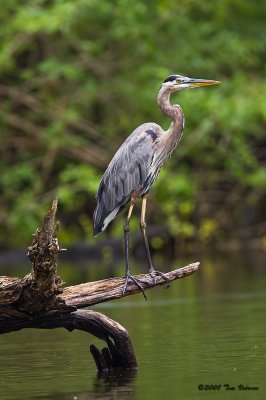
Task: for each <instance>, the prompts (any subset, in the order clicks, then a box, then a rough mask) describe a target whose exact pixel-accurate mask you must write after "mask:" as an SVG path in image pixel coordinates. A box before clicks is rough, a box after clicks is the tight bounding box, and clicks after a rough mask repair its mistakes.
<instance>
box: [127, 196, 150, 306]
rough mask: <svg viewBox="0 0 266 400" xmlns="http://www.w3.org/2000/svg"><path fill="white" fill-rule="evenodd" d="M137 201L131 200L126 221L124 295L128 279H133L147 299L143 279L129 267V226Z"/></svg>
mask: <svg viewBox="0 0 266 400" xmlns="http://www.w3.org/2000/svg"><path fill="white" fill-rule="evenodd" d="M134 205H135V202H133V201H131V203H130V207H129V210H128V214H127V218H126V222H125V225H124V241H125V260H126V273H125V279H126V282H125V286H124V289H123V295H124V294H125V292H126V290H127V285H128V281H129V280H130V279H131V280H132V281H133V282H134V283H135V285H137V286H138V288H139V289H140V290H141V291H142V294H143V296H144V298H145V300H147V296H146V294H145V292H144V289H143V287H142V286H141V283H143V282H142V281H140V280H139V279H137V278H135V277H134V276H132V275H131V274H130V269H129V231H130V227H129V221H130V217H131V214H132V211H133V208H134Z"/></svg>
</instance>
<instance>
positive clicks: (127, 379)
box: [0, 254, 266, 400]
mask: <svg viewBox="0 0 266 400" xmlns="http://www.w3.org/2000/svg"><path fill="white" fill-rule="evenodd" d="M186 261H187V262H188V261H197V259H196V258H193V259H190V260H186ZM201 261H202V264H201V268H200V270H199V271H198V272H196V273H195V274H194V275H192V276H190V277H188V278H185V279H182V280H180V281H177V282H174V283H173V284H172V285H171V287H170V288H169V289H167V290H166V289H164V288H163V287H159V288H156V289H154V290H152V291H149V292H147V295H148V301H147V302H145V301H144V300H143V298H142V296H141V295H136V296H131V297H127V298H124V299H122V300H116V301H112V302H109V303H106V304H100V305H98V306H96V307H94V308H95V309H96V310H98V311H101V312H103V313H105V314H106V315H108V316H109V317H111V318H113V319H115V320H117V321H118V322H120V323H121V324H122V325H124V326H125V327H126V328H127V330H128V331H129V333H130V336H131V339H132V341H133V344H134V348H135V351H136V355H137V360H138V365H139V369H138V371H137V372H134V371H133V372H131V371H125V372H123V371H118V372H116V373H113V374H111V373H108V374H105V375H104V376H98V375H97V372H96V368H95V364H94V362H93V360H92V357H91V355H90V353H89V346H90V344H92V343H95V344H96V345H98V346H102V345H103V343H101V342H100V341H99V340H97V339H96V338H94V337H93V336H91V335H89V334H86V333H85V332H79V331H74V332H72V333H69V332H67V331H65V330H64V329H57V330H51V331H41V330H24V331H20V332H14V333H10V334H6V335H2V336H0V399H1V400H15V399H56V400H70V399H75V400H89V399H108V400H109V399H132V400H139V399H141V400H142V399H144V400H145V399H154V400H156V399H158V400H159V399H163V398H164V399H178V398H179V399H182V400H183V399H213V398H219V399H236V400H238V399H241V400H242V399H249V400H252V399H264V398H266V378H265V366H266V342H265V331H266V329H265V328H266V323H265V300H266V274H265V255H264V256H262V258H258V257H257V255H256V254H249V256H248V257H247V256H245V257H241V256H240V255H237V256H230V257H226V258H222V257H216V259H214V258H211V259H208V258H205V259H204V258H203V259H202V260H201ZM182 264H183V263H182ZM70 269H72V271H74V270H75V273H76V274H77V268H76V267H74V265H72V266H70V265H69V266H66V268H62V271H60V272H62V275H64V273H63V271H64V270H65V274H66V275H67V276H68V275H69V271H70ZM0 271H1V274H4V273H7V271H3V270H1V269H0ZM81 271H82V272H81V273H82V278H81V280H83V281H85V280H86V279H87V278H89V276H88V275H95V274H96V272H97V266H95V269H93V268H92V270H91V271H90V272H88V271H87V270H85V269H84V268H83V269H82V268H81ZM116 273H118V271H116ZM107 274H109V271H105V270H101V275H102V276H104V275H107ZM63 278H64V280H67V279H66V276H63ZM72 278H73V280H74V281H77V280H78V275H76V276H74V277H72ZM94 278H95V277H94ZM68 281H69V280H68ZM199 385H217V386H216V390H215V387H214V386H205V387H204V386H203V389H202V387H201V386H199ZM219 385H220V387H219ZM227 385H228V386H227ZM229 385H230V387H231V388H235V389H234V390H233V389H232V390H228V388H229ZM238 385H243V386H249V387H257V388H258V389H257V390H252V389H249V390H241V389H239V387H238ZM226 389H227V390H226ZM214 391H215V393H214ZM232 393H233V394H232Z"/></svg>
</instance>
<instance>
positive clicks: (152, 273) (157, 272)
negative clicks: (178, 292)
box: [149, 267, 170, 288]
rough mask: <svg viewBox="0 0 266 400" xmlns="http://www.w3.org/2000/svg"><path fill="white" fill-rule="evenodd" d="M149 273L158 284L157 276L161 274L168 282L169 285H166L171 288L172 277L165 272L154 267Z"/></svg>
mask: <svg viewBox="0 0 266 400" xmlns="http://www.w3.org/2000/svg"><path fill="white" fill-rule="evenodd" d="M149 274H150V276H151V277H152V278H153V282H154V284H156V276H161V277H162V278H163V279H164V280H165V282H168V285H167V286H166V288H169V286H170V279H169V278H168V277H167V276H166V275H165V274H164V273H163V272H160V271H157V270H156V269H154V268H153V267H152V268H150V269H149Z"/></svg>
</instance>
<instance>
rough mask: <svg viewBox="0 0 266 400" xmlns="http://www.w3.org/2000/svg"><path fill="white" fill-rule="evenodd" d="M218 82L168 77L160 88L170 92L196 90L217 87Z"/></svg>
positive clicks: (180, 76) (178, 76) (177, 76)
mask: <svg viewBox="0 0 266 400" xmlns="http://www.w3.org/2000/svg"><path fill="white" fill-rule="evenodd" d="M219 83H221V82H219V81H211V80H207V79H194V78H188V77H187V76H182V75H170V76H168V78H166V79H165V81H163V83H162V87H165V88H168V89H169V90H171V91H172V92H175V91H177V90H181V89H187V88H197V87H200V86H211V85H218V84H219Z"/></svg>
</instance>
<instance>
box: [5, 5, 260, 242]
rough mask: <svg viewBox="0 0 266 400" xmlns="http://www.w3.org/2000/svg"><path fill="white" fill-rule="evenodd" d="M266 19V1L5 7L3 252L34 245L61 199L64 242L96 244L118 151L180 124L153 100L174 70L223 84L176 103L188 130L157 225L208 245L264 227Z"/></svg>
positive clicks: (163, 181)
mask: <svg viewBox="0 0 266 400" xmlns="http://www.w3.org/2000/svg"><path fill="white" fill-rule="evenodd" d="M265 17H266V3H265V2H263V1H258V2H253V3H252V2H249V1H247V0H244V1H243V0H222V1H218V0H215V1H213V2H208V1H202V2H198V1H196V0H182V1H179V2H176V1H175V0H156V1H151V0H148V1H145V2H143V1H140V0H134V1H133V0H116V1H113V2H110V1H107V0H103V1H101V2H99V1H95V0H77V1H75V2H73V1H67V0H59V1H56V2H47V1H44V0H36V1H33V0H26V1H24V2H23V4H22V3H21V2H20V1H18V0H14V1H12V2H4V3H3V4H2V7H1V15H0V76H1V80H0V151H1V158H0V168H1V172H2V174H1V175H2V176H1V180H0V228H1V229H0V230H1V233H0V246H10V245H20V244H23V245H24V244H25V241H27V240H28V238H29V237H30V234H31V233H32V232H33V231H34V230H35V228H36V227H37V226H38V225H39V224H40V223H41V218H42V212H43V210H44V209H47V204H48V203H49V202H51V200H52V199H53V198H54V197H55V196H56V195H58V196H59V198H60V199H59V200H60V220H61V222H62V239H63V240H64V241H65V242H75V241H79V240H84V238H85V237H86V238H88V237H89V236H90V230H91V223H92V214H93V209H94V206H95V200H94V195H95V192H96V189H97V186H98V183H99V180H100V177H101V175H102V173H103V171H104V170H105V168H106V166H107V164H108V162H109V161H110V159H111V158H112V156H113V154H114V153H115V151H116V150H117V148H118V147H119V145H120V144H121V143H122V142H123V141H124V140H125V139H126V137H127V136H128V135H129V134H130V132H131V131H132V130H133V129H134V128H135V127H136V126H138V125H140V124H141V123H143V122H146V121H154V122H158V123H160V124H161V125H162V126H163V127H164V128H165V129H167V128H168V126H169V120H167V119H166V118H165V116H163V115H162V114H161V112H160V111H159V109H158V107H157V104H156V96H157V92H158V89H159V87H160V84H161V81H162V80H163V79H165V77H166V76H167V75H168V74H170V73H180V74H183V75H187V76H192V77H195V78H197V77H202V78H207V79H208V78H209V79H217V80H221V81H222V82H223V84H222V85H221V86H219V87H214V88H205V89H204V88H202V89H198V90H193V91H192V90H190V91H189V90H188V91H184V92H182V93H178V94H175V95H173V98H172V101H173V103H179V104H181V105H182V108H183V110H184V113H185V117H186V127H185V132H184V136H183V138H182V141H181V143H180V146H179V147H178V149H177V150H176V151H175V152H174V153H173V155H172V157H171V159H170V160H169V161H168V162H167V163H166V165H165V166H164V168H163V170H162V171H161V173H160V176H159V178H158V181H157V182H156V184H155V185H154V188H153V190H152V194H151V196H150V197H151V201H150V206H149V207H150V208H149V219H150V220H151V222H152V223H153V224H164V225H165V226H166V228H167V230H168V232H170V234H171V235H173V236H182V237H188V238H195V237H197V238H199V239H200V240H203V241H208V240H210V239H211V238H217V237H226V238H227V237H228V233H229V232H230V233H231V234H232V235H234V236H235V235H237V234H238V230H239V229H240V227H241V229H242V228H243V224H246V222H245V221H247V220H249V224H250V225H254V226H255V225H256V223H257V221H261V220H262V219H265V210H264V207H263V204H264V203H265V186H266V184H265V182H266V174H265V165H266V138H265V127H266V95H265V94H266V85H265V78H264V77H265V72H266V71H265V65H266V64H265V59H266V34H265ZM252 207H256V208H257V209H258V210H259V211H258V212H257V213H252V215H253V217H252V219H250V218H247V217H246V216H247V215H250V209H251V208H252ZM263 210H264V211H263ZM120 225H121V226H122V222H121V223H120V222H119V221H118V223H117V224H116V225H114V224H113V225H112V226H111V227H110V230H111V233H112V234H114V235H118V234H119V233H120V231H121V229H120V228H121V226H120ZM137 225H138V223H137V220H133V228H134V226H135V227H136V228H137ZM21 227H23V229H21ZM249 229H250V227H249V226H247V227H246V231H249ZM242 230H243V229H242ZM250 232H251V234H254V235H256V232H254V231H253V230H252V231H250ZM6 233H8V234H6ZM159 239H160V238H158V237H157V238H155V239H154V246H155V247H157V248H160V247H161V246H162V241H161V240H159Z"/></svg>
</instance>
